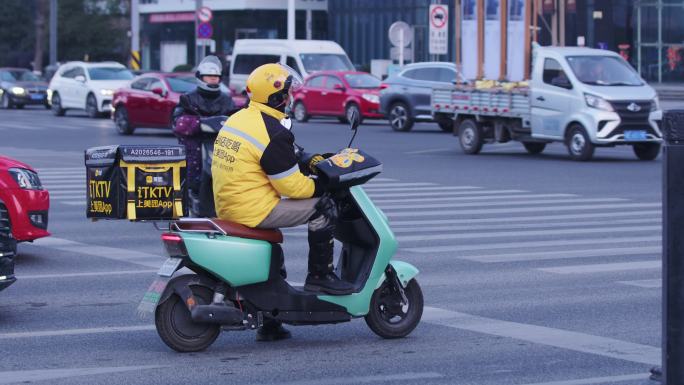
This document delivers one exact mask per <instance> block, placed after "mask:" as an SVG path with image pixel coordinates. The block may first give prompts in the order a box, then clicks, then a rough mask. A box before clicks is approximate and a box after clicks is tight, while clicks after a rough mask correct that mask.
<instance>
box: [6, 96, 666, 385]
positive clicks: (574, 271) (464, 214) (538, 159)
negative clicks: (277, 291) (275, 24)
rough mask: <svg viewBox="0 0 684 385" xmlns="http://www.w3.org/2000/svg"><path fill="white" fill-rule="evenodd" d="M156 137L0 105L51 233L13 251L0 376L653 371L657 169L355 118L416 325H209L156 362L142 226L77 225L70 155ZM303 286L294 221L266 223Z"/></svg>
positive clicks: (159, 253) (568, 376)
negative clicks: (144, 312) (277, 226)
mask: <svg viewBox="0 0 684 385" xmlns="http://www.w3.org/2000/svg"><path fill="white" fill-rule="evenodd" d="M294 132H295V134H296V136H297V138H298V142H299V143H300V144H302V145H304V146H305V147H306V148H307V149H308V150H311V151H322V152H327V151H334V150H337V149H339V148H342V147H344V146H345V145H346V144H347V142H348V140H349V137H350V132H349V130H348V127H346V126H345V125H342V124H339V123H337V121H333V120H316V119H313V120H311V121H310V122H309V123H307V124H296V125H295V128H294ZM174 142H175V139H174V138H173V136H171V135H170V133H169V132H166V131H163V130H139V131H138V132H136V134H135V135H134V136H130V137H122V136H118V135H117V134H116V132H115V130H114V127H113V124H112V122H111V121H109V120H107V119H99V120H91V119H88V118H86V117H85V115H82V114H78V113H71V112H69V113H68V114H67V116H66V117H63V118H56V117H53V116H52V115H51V114H50V112H49V111H45V110H43V109H39V108H27V109H25V110H23V111H16V110H12V111H6V110H0V154H3V155H9V156H10V157H14V158H17V159H20V160H22V161H25V162H27V163H29V164H31V165H33V166H34V167H35V168H37V169H38V170H39V173H40V176H41V179H42V180H43V182H44V184H45V186H46V187H47V188H48V189H49V191H50V194H51V208H50V224H49V230H50V231H51V232H52V237H50V238H47V239H43V240H39V241H36V242H35V243H33V244H20V248H19V256H18V258H17V266H16V274H17V276H18V279H19V280H18V281H17V283H15V284H14V285H13V286H11V287H10V288H8V289H7V290H5V291H3V292H0V384H5V383H15V382H17V383H22V382H24V383H25V382H27V381H28V382H35V383H41V384H42V383H45V384H218V383H221V384H323V385H332V384H464V385H466V384H477V385H504V384H511V385H531V384H535V385H579V384H614V385H615V384H618V385H626V384H639V385H645V384H649V383H650V381H649V380H648V379H647V377H648V369H649V368H650V367H651V366H652V365H655V364H658V363H659V362H660V343H661V340H660V338H661V333H660V326H661V325H660V323H661V307H660V306H661V305H660V297H661V295H660V294H661V293H660V290H661V289H660V276H661V274H660V248H661V242H660V236H661V223H660V218H661V212H660V206H661V168H662V164H661V160H660V158H658V159H657V160H655V161H651V162H642V161H638V160H636V158H635V156H634V155H633V154H632V151H631V149H630V148H628V147H622V148H620V147H618V148H613V149H598V150H597V152H596V159H595V160H594V161H591V162H586V163H579V162H573V161H570V160H569V159H568V157H567V155H566V150H565V148H564V147H562V146H560V145H557V144H554V145H551V146H549V147H548V148H547V150H546V151H545V152H544V153H543V154H541V155H537V156H531V155H528V154H526V153H525V151H524V149H523V147H522V146H521V145H519V144H517V143H510V144H501V145H490V146H485V148H484V150H483V152H482V153H481V154H480V155H478V156H468V155H465V154H463V153H462V152H461V150H460V149H459V147H458V143H457V140H456V138H455V137H454V136H451V135H449V134H444V133H442V132H440V131H439V129H438V128H437V126H436V125H435V124H418V125H417V126H416V128H415V129H414V131H413V132H410V133H395V132H392V131H391V129H390V128H389V126H388V125H387V124H386V123H385V122H368V123H367V124H364V125H362V126H361V129H360V132H359V134H358V136H357V138H356V142H355V145H356V146H357V147H359V148H363V149H364V150H365V151H367V152H368V153H371V154H373V155H375V156H376V157H378V158H379V159H381V160H382V161H383V163H384V168H385V171H384V172H383V174H382V175H380V177H379V178H382V179H378V180H375V181H372V183H371V184H369V185H368V186H367V191H369V193H370V195H371V197H373V198H374V199H375V200H376V203H377V204H378V205H379V206H380V207H381V208H383V210H384V211H385V212H386V213H387V214H388V215H389V217H390V220H391V223H392V226H393V227H394V230H395V233H396V235H397V237H398V240H399V243H400V248H399V253H398V255H397V256H396V259H400V260H405V261H408V262H411V263H413V264H414V265H416V266H417V267H418V268H419V269H420V271H421V272H420V274H419V275H418V282H419V283H420V285H421V286H422V288H423V292H424V296H425V306H426V309H425V313H424V316H423V321H422V322H421V324H420V325H419V326H418V328H417V329H416V330H415V331H414V332H413V333H412V334H411V335H410V336H408V337H407V338H405V339H400V340H382V339H380V338H378V337H377V336H375V335H374V334H373V333H372V332H371V331H370V329H368V327H367V326H366V324H365V322H364V321H363V320H361V319H359V320H353V321H352V322H350V323H346V324H340V325H332V326H315V327H312V326H301V327H291V330H292V332H293V338H292V339H290V340H287V341H281V342H276V343H257V342H255V340H254V333H253V332H224V333H223V334H222V335H221V336H220V337H219V339H218V340H217V341H216V343H215V344H214V345H213V346H211V347H210V348H209V349H208V350H206V351H204V352H201V353H195V354H179V353H176V352H174V351H171V350H170V349H169V348H167V347H166V345H164V344H163V342H162V341H161V340H160V338H159V337H158V336H157V334H156V332H155V331H154V327H153V324H152V322H151V321H150V320H141V319H139V318H137V316H136V314H135V308H136V306H137V304H138V302H139V300H140V299H141V297H142V295H143V294H144V292H145V291H146V289H147V287H148V285H149V284H150V282H151V281H152V280H153V279H154V272H155V271H156V270H157V269H158V267H159V266H160V265H161V263H162V262H163V261H164V257H163V250H162V247H161V243H160V241H159V233H158V232H157V231H156V230H155V229H154V228H153V227H152V226H151V225H150V224H136V223H130V222H126V221H100V222H95V223H93V222H90V221H88V220H87V219H86V218H85V203H84V202H85V196H84V195H85V192H84V191H85V189H84V186H85V181H84V178H85V176H84V175H85V173H84V165H83V150H84V149H85V148H87V147H91V146H98V145H107V144H114V143H174ZM285 234H286V242H285V246H284V248H285V253H286V263H287V267H288V270H289V276H290V279H292V280H293V281H299V282H301V281H303V280H304V277H305V269H306V250H307V247H306V238H305V237H306V235H305V230H304V229H299V228H297V229H288V230H286V231H285Z"/></svg>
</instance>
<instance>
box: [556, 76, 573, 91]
mask: <svg viewBox="0 0 684 385" xmlns="http://www.w3.org/2000/svg"><path fill="white" fill-rule="evenodd" d="M551 84H552V85H554V86H556V87H561V88H565V89H568V90H571V89H572V84H570V80H568V78H566V77H565V76H556V77H555V78H553V79H551Z"/></svg>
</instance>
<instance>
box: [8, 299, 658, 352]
mask: <svg viewBox="0 0 684 385" xmlns="http://www.w3.org/2000/svg"><path fill="white" fill-rule="evenodd" d="M422 321H424V322H427V323H431V324H434V325H440V326H446V327H450V328H454V329H461V330H468V331H473V332H477V333H483V334H488V335H495V336H500V337H507V338H513V339H517V340H523V341H528V342H532V343H535V344H539V345H546V346H553V347H557V348H562V349H568V350H573V351H578V352H582V353H589V354H596V355H600V356H604V357H610V358H617V359H621V360H626V361H631V362H638V363H644V364H658V363H660V358H661V357H660V355H661V350H660V348H656V347H653V346H648V345H640V344H635V343H632V342H627V341H621V340H617V339H612V338H606V337H600V336H595V335H590V334H584V333H579V332H572V331H567V330H561V329H553V328H549V327H544V326H537V325H529V324H523V323H517V322H510V321H501V320H497V319H492V318H485V317H479V316H475V315H470V314H466V313H460V312H455V311H450V310H446V309H440V308H435V307H429V306H426V307H425V309H424V311H423V318H422ZM153 330H155V326H154V325H139V326H118V327H117V326H114V327H99V328H89V329H66V330H50V331H33V332H16V333H2V334H0V340H2V339H18V338H36V337H59V336H73V335H82V334H102V333H122V332H139V331H153Z"/></svg>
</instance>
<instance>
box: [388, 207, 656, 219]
mask: <svg viewBox="0 0 684 385" xmlns="http://www.w3.org/2000/svg"><path fill="white" fill-rule="evenodd" d="M660 206H661V204H660V203H615V204H596V205H568V206H535V207H512V208H500V209H482V210H433V211H411V212H392V213H387V215H389V217H390V219H392V218H399V217H429V216H434V215H441V216H446V215H475V214H478V215H479V214H513V213H527V212H549V211H551V212H554V211H576V210H607V209H621V210H622V209H634V208H650V207H658V208H659V207H660ZM500 220H501V221H505V220H508V218H502V219H500ZM390 223H393V221H392V222H390Z"/></svg>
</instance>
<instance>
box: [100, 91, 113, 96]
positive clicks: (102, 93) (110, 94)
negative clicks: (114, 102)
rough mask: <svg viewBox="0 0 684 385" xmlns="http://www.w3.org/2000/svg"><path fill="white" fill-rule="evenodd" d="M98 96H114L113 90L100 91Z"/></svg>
mask: <svg viewBox="0 0 684 385" xmlns="http://www.w3.org/2000/svg"><path fill="white" fill-rule="evenodd" d="M100 95H102V96H112V95H114V90H100Z"/></svg>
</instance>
